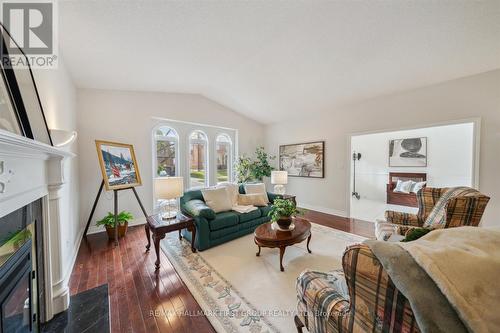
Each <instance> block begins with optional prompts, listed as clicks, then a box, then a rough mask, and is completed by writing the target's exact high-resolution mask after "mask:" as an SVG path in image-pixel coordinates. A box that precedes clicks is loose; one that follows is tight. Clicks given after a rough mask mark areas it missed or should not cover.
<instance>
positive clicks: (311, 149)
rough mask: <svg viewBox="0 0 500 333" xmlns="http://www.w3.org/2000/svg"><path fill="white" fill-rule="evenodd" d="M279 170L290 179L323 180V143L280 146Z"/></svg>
mask: <svg viewBox="0 0 500 333" xmlns="http://www.w3.org/2000/svg"><path fill="white" fill-rule="evenodd" d="M279 169H280V170H285V171H287V172H288V176H290V177H306V178H325V141H315V142H306V143H297V144H290V145H282V146H280V148H279Z"/></svg>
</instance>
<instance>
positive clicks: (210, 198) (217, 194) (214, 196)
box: [201, 187, 233, 213]
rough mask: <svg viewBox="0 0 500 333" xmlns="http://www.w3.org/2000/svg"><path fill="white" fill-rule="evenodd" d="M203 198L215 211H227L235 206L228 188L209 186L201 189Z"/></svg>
mask: <svg viewBox="0 0 500 333" xmlns="http://www.w3.org/2000/svg"><path fill="white" fill-rule="evenodd" d="M201 193H202V194H203V199H204V200H205V203H206V204H207V206H208V207H210V208H212V209H213V211H214V212H216V213H219V212H227V211H230V210H231V208H232V207H233V204H232V202H231V198H230V197H229V192H228V190H227V188H225V187H221V188H207V189H203V190H201Z"/></svg>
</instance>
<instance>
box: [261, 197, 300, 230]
mask: <svg viewBox="0 0 500 333" xmlns="http://www.w3.org/2000/svg"><path fill="white" fill-rule="evenodd" d="M301 214H302V212H301V211H300V210H298V209H297V207H296V206H295V204H294V203H293V202H292V201H291V200H286V199H275V200H274V203H273V205H272V206H271V210H270V211H269V213H268V216H269V217H270V218H271V221H272V222H276V223H277V224H278V226H279V227H280V228H281V229H283V230H287V229H289V228H290V225H291V224H292V218H293V217H295V216H298V215H301Z"/></svg>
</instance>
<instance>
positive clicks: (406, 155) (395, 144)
mask: <svg viewBox="0 0 500 333" xmlns="http://www.w3.org/2000/svg"><path fill="white" fill-rule="evenodd" d="M426 166H427V138H426V137H421V138H408V139H395V140H390V141H389V167H426Z"/></svg>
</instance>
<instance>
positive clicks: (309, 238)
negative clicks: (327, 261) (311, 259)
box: [307, 234, 312, 253]
mask: <svg viewBox="0 0 500 333" xmlns="http://www.w3.org/2000/svg"><path fill="white" fill-rule="evenodd" d="M311 236H312V234H310V235H309V237H307V251H308V252H309V253H312V252H311V250H309V242H310V241H311Z"/></svg>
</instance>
